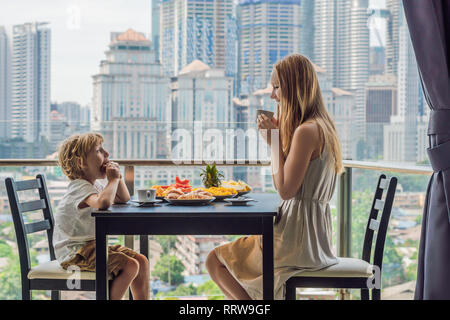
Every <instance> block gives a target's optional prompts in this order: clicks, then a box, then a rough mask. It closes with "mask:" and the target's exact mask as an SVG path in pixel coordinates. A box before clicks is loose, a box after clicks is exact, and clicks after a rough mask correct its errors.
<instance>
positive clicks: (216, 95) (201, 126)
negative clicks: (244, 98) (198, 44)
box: [171, 60, 234, 160]
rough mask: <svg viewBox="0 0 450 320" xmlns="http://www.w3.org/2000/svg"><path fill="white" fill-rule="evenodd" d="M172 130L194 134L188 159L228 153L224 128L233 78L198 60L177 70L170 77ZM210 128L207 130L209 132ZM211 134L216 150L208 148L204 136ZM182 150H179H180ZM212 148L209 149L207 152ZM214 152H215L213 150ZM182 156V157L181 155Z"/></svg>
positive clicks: (216, 156)
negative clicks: (182, 130) (173, 75)
mask: <svg viewBox="0 0 450 320" xmlns="http://www.w3.org/2000/svg"><path fill="white" fill-rule="evenodd" d="M171 82H172V85H171V87H172V93H171V94H172V99H171V100H172V121H173V122H172V132H174V131H175V130H177V129H185V130H187V131H188V132H189V133H190V134H192V135H193V137H192V138H193V139H192V144H191V147H192V148H191V149H190V150H187V148H189V147H188V145H186V147H185V149H186V152H190V153H191V154H190V155H191V157H189V154H187V155H185V156H187V158H188V159H192V158H193V159H202V158H203V159H205V160H208V159H218V160H219V159H223V160H225V158H224V157H225V156H227V155H229V156H230V158H231V157H232V156H234V155H232V154H231V152H230V151H228V152H227V150H225V149H224V148H223V146H224V145H225V144H226V141H225V140H224V138H225V137H226V136H225V133H226V132H225V130H226V128H228V124H229V122H230V119H231V99H232V83H233V79H232V78H231V77H227V76H226V75H225V71H224V70H223V69H213V68H211V67H209V66H207V65H206V64H204V63H203V62H201V61H199V60H195V61H193V62H191V63H190V64H189V65H187V66H186V67H184V68H183V69H182V70H180V72H179V74H178V76H177V77H173V78H172V80H171ZM208 130H209V131H208ZM208 132H209V133H212V134H213V135H214V136H215V137H216V138H215V139H217V138H221V141H220V142H219V141H215V146H218V148H217V149H214V148H208V147H207V145H208V144H209V141H208V142H204V141H203V136H204V135H208ZM180 150H181V149H180ZM209 151H211V152H209ZM215 151H217V152H215ZM175 156H176V157H177V155H175ZM180 159H181V158H180Z"/></svg>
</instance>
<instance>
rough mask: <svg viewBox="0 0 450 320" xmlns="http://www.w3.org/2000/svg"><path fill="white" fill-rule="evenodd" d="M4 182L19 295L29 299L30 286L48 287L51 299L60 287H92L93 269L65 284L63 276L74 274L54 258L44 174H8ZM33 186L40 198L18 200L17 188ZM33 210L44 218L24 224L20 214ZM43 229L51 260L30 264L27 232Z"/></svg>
mask: <svg viewBox="0 0 450 320" xmlns="http://www.w3.org/2000/svg"><path fill="white" fill-rule="evenodd" d="M5 184H6V190H7V193H8V198H9V204H10V207H11V213H12V216H13V221H14V229H15V232H16V238H17V245H18V249H19V259H20V272H21V278H22V299H23V300H31V292H32V290H51V291H52V293H51V297H52V300H59V299H60V291H64V290H68V291H69V290H77V291H95V272H84V271H81V272H79V273H78V274H77V276H78V275H79V277H77V280H80V281H79V284H80V285H79V286H75V288H73V289H72V287H73V286H71V287H70V288H69V286H68V281H67V280H70V279H73V278H74V274H73V273H72V272H70V271H67V270H64V269H63V268H62V267H61V266H60V264H59V263H58V261H57V260H56V257H55V250H54V248H53V227H54V225H55V221H54V219H53V213H52V209H51V205H50V198H49V196H48V191H47V186H46V184H45V178H44V176H43V175H41V174H38V175H37V176H36V179H33V180H24V181H14V179H12V178H6V180H5ZM33 189H38V191H39V198H40V199H39V200H34V201H29V202H22V203H20V202H19V198H18V195H17V192H19V191H24V190H33ZM35 210H42V212H43V214H44V220H41V221H38V222H33V223H28V224H25V222H24V219H23V216H22V214H23V213H25V212H29V211H35ZM44 230H46V231H47V239H48V250H49V254H50V260H51V261H49V262H45V263H42V264H39V265H37V266H35V267H32V266H31V263H30V252H29V246H28V237H27V235H28V234H30V233H34V232H39V231H44ZM71 281H72V280H71Z"/></svg>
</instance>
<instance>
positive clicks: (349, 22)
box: [312, 0, 370, 158]
mask: <svg viewBox="0 0 450 320" xmlns="http://www.w3.org/2000/svg"><path fill="white" fill-rule="evenodd" d="M368 6H369V0H339V1H330V0H316V1H315V2H314V56H313V59H312V60H313V61H314V63H316V64H317V65H319V66H320V67H322V68H324V69H325V70H326V72H327V73H328V74H329V75H330V78H331V79H332V81H333V86H335V87H338V88H342V89H343V90H347V91H349V92H352V93H353V94H354V96H355V103H356V105H355V109H354V112H353V113H352V114H353V115H352V116H353V121H352V131H353V133H352V137H353V139H354V141H353V143H352V145H353V148H354V149H353V158H355V157H356V145H357V143H358V142H359V141H362V140H364V139H365V100H364V95H365V84H366V82H367V80H368V79H369V69H370V60H369V57H370V34H369V28H368V26H367V22H368V18H369V12H368V10H367V9H368Z"/></svg>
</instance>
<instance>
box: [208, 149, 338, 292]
mask: <svg viewBox="0 0 450 320" xmlns="http://www.w3.org/2000/svg"><path fill="white" fill-rule="evenodd" d="M327 158H328V155H327V153H326V152H323V153H322V155H321V157H319V158H316V159H314V160H312V161H311V162H310V163H309V166H308V169H307V171H306V174H305V178H304V180H303V183H302V185H301V187H300V189H299V190H298V192H297V194H296V195H295V196H294V197H293V198H292V199H289V200H282V201H281V203H280V206H279V209H278V211H279V213H278V214H279V215H281V218H280V219H279V221H278V222H275V223H274V297H275V299H284V297H285V282H286V281H287V280H288V279H289V278H290V277H291V276H293V275H294V274H297V273H299V272H301V271H314V270H319V269H322V268H325V267H328V266H331V265H334V264H336V263H337V262H338V260H337V258H336V256H335V255H334V253H333V250H332V244H331V235H332V232H331V213H330V206H329V201H330V200H331V197H332V195H333V192H334V188H335V185H336V177H337V175H336V173H335V170H334V167H333V165H332V164H331V165H330V163H329V161H328V159H327ZM261 248H262V241H261V236H249V237H241V238H239V239H237V240H236V241H234V242H231V243H228V244H225V245H222V246H219V247H217V248H215V253H216V255H217V258H218V259H219V260H220V261H221V262H222V263H223V264H224V265H225V266H226V267H227V269H228V270H229V271H230V273H231V274H232V275H233V277H234V278H235V279H236V280H237V281H238V282H239V283H240V284H241V286H242V287H243V288H244V289H245V290H246V292H247V293H248V295H249V296H250V297H251V298H252V299H262V251H261Z"/></svg>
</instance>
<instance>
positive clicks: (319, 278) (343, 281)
mask: <svg viewBox="0 0 450 320" xmlns="http://www.w3.org/2000/svg"><path fill="white" fill-rule="evenodd" d="M396 187H397V178H395V177H392V178H390V179H386V176H385V175H384V174H382V175H380V177H379V179H378V185H377V189H376V191H375V196H374V199H373V202H372V208H371V210H370V215H369V220H368V222H367V227H366V233H365V237H364V245H363V252H362V259H355V258H341V257H338V259H339V263H338V264H336V265H333V266H330V267H328V268H325V269H322V270H319V271H308V272H299V273H298V274H296V275H294V276H293V277H291V278H289V279H288V281H286V300H295V298H296V288H346V289H361V299H362V300H369V289H371V290H372V300H380V298H381V296H380V286H381V270H382V264H383V252H384V243H385V240H386V232H387V228H388V224H389V218H390V216H391V210H392V203H393V201H394V195H395V189H396ZM386 189H387V193H386V196H385V200H381V198H382V195H383V190H386ZM380 211H381V215H380V220H377V217H378V212H380ZM375 231H376V232H377V236H376V242H375V250H374V255H373V264H371V262H370V261H371V253H372V244H373V243H372V242H373V238H374V233H375ZM374 266H376V267H375V268H374ZM374 272H375V273H374ZM375 277H377V278H376V279H375ZM374 280H375V284H379V285H376V286H374Z"/></svg>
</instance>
